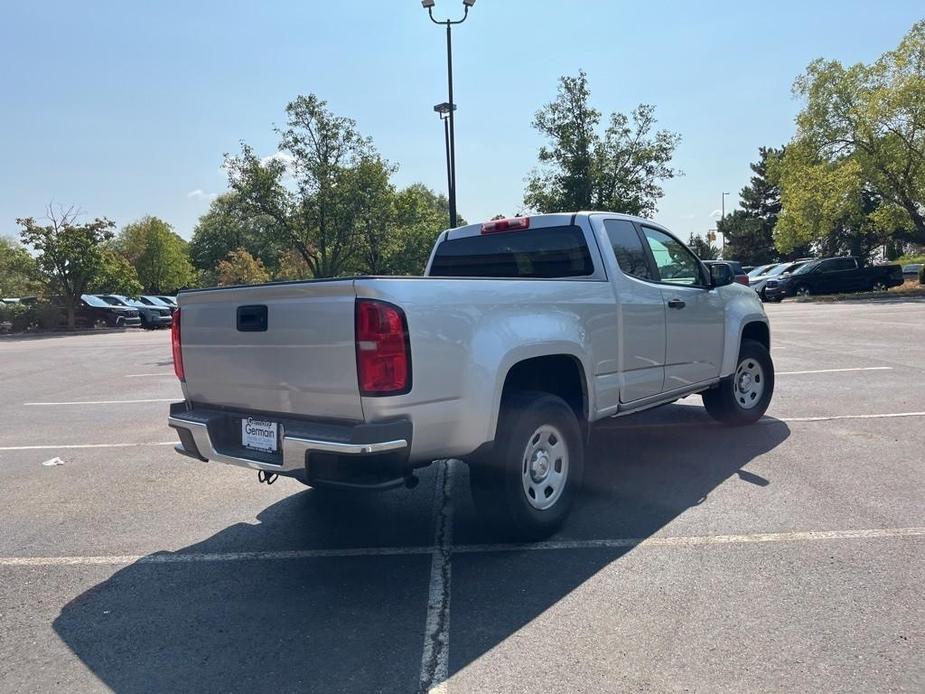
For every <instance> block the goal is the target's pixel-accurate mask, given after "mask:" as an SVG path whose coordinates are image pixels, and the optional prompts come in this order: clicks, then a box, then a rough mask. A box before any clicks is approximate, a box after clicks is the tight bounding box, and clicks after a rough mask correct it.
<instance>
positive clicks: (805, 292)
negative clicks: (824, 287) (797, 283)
mask: <svg viewBox="0 0 925 694" xmlns="http://www.w3.org/2000/svg"><path fill="white" fill-rule="evenodd" d="M797 296H809V287H800V288H799V289H797Z"/></svg>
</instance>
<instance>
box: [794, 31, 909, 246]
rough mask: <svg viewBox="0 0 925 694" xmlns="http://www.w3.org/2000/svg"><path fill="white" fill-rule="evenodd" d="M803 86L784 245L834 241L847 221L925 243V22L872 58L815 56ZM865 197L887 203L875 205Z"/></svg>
mask: <svg viewBox="0 0 925 694" xmlns="http://www.w3.org/2000/svg"><path fill="white" fill-rule="evenodd" d="M794 92H795V93H796V94H797V95H798V96H800V97H801V98H803V100H804V106H803V109H802V111H801V112H800V114H799V115H798V116H797V127H798V130H797V134H796V136H795V137H794V139H793V142H792V143H791V146H790V147H788V149H787V154H786V156H785V157H784V158H783V160H782V163H781V179H780V180H781V188H782V194H783V206H784V210H783V212H782V214H781V219H780V225H779V230H778V234H776V239H777V241H778V246H779V247H782V248H786V247H789V246H791V245H792V244H793V243H796V242H800V241H802V242H806V241H811V242H824V241H825V239H826V237H827V236H828V235H829V234H830V233H834V230H835V229H836V227H837V226H838V224H839V223H840V220H841V222H844V221H845V220H846V219H847V220H848V221H847V223H848V224H850V225H852V226H853V227H854V228H855V230H856V231H857V233H861V231H860V228H861V227H862V226H875V227H877V228H878V229H879V230H880V231H881V232H883V233H885V234H888V235H892V236H894V237H895V238H898V239H901V240H905V241H912V242H917V243H925V21H920V22H917V23H916V24H914V25H913V26H912V28H911V29H910V30H909V32H908V33H907V34H906V36H905V37H904V38H903V40H902V41H901V42H900V44H899V46H898V47H897V48H896V49H895V50H892V51H888V52H886V53H884V54H883V55H882V56H880V58H878V59H877V60H876V61H874V62H873V63H872V64H870V65H865V64H863V63H858V64H856V65H852V66H848V67H846V66H844V65H842V64H841V63H840V62H839V61H837V60H822V59H820V60H816V61H814V62H812V63H810V65H809V66H808V67H807V69H806V72H805V73H804V74H803V75H801V76H800V77H799V78H797V80H796V82H795V84H794ZM864 196H873V197H875V198H876V199H878V200H879V201H880V202H879V204H877V205H876V208H875V209H874V210H873V211H872V212H870V213H864V209H865V207H867V206H868V205H866V203H865V197H864ZM859 215H860V216H861V217H863V218H864V220H863V222H862V221H860V217H859Z"/></svg>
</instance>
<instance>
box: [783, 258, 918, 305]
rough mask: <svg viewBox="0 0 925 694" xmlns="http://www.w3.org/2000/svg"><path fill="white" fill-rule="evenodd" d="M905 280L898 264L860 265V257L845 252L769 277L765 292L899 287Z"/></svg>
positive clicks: (801, 293) (798, 293)
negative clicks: (775, 278)
mask: <svg viewBox="0 0 925 694" xmlns="http://www.w3.org/2000/svg"><path fill="white" fill-rule="evenodd" d="M771 282H774V284H773V285H772V284H771ZM902 283H903V271H902V267H900V266H899V265H872V266H870V267H860V266H859V265H858V260H857V258H853V257H851V256H846V257H842V258H822V259H821V260H813V261H811V262H808V263H806V264H805V265H802V266H801V267H799V268H797V269H796V270H794V272H793V273H792V274H790V275H789V276H786V277H781V278H780V279H777V280H768V284H766V285H765V292H766V293H767V295H768V297H769V298H771V297H772V296H773V297H777V296H809V295H810V294H836V293H839V292H870V291H874V292H876V291H886V290H887V289H889V288H890V287H898V286H899V285H901V284H902Z"/></svg>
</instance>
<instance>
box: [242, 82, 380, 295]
mask: <svg viewBox="0 0 925 694" xmlns="http://www.w3.org/2000/svg"><path fill="white" fill-rule="evenodd" d="M286 114H287V127H286V128H285V129H277V133H278V134H279V136H280V143H279V150H280V152H281V156H278V157H273V158H270V159H265V160H261V159H260V158H259V157H257V156H256V154H255V153H254V151H253V149H252V148H251V147H249V146H248V145H246V144H242V147H241V153H240V154H239V155H237V156H234V157H230V156H229V157H226V160H225V162H226V167H227V169H228V172H229V183H230V184H231V188H232V190H233V191H234V192H235V193H236V194H237V195H238V196H239V198H240V200H241V203H242V205H244V206H245V209H246V210H247V211H248V212H249V213H250V214H253V215H261V216H266V217H269V218H270V219H272V220H273V223H274V224H273V227H272V228H273V230H274V234H275V235H276V238H277V241H278V242H279V244H280V246H281V247H284V248H292V249H293V250H295V251H296V252H297V253H299V255H301V256H302V259H303V260H304V261H305V263H306V264H307V265H308V266H309V268H311V272H312V276H314V277H333V276H337V275H340V274H343V273H344V272H346V271H348V270H349V269H351V268H352V267H354V266H355V265H356V261H357V255H358V252H359V248H360V245H361V243H362V239H361V238H360V235H359V233H358V230H359V228H360V227H361V224H359V223H358V215H359V213H360V206H359V205H358V203H357V199H358V196H360V197H361V196H362V195H363V194H364V191H363V190H362V189H358V186H362V185H363V181H364V180H365V179H364V176H363V175H362V174H361V172H360V171H358V169H359V168H361V167H362V166H363V165H364V164H367V163H369V162H375V161H376V160H378V159H379V157H378V154H377V153H376V151H375V149H374V148H373V146H372V142H371V141H370V140H369V139H368V138H365V137H363V136H362V135H360V133H359V132H358V130H357V127H356V123H355V122H354V121H353V120H351V119H349V118H345V117H343V116H337V115H335V114H333V113H331V112H330V111H329V110H328V109H327V104H326V102H324V101H322V100H321V99H319V98H318V97H317V96H315V95H313V94H312V95H309V96H299V97H297V98H296V99H295V100H294V101H292V102H291V103H290V104H289V105H288V106H287V107H286ZM380 162H381V160H380Z"/></svg>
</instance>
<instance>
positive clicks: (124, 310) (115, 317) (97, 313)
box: [52, 294, 141, 328]
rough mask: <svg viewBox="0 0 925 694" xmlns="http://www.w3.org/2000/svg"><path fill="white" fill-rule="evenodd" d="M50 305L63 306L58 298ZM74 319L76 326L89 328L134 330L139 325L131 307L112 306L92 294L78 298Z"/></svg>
mask: <svg viewBox="0 0 925 694" xmlns="http://www.w3.org/2000/svg"><path fill="white" fill-rule="evenodd" d="M52 304H54V305H55V306H58V307H63V306H64V302H63V301H61V299H60V298H56V299H52ZM75 318H76V322H77V325H79V326H81V327H90V328H101V327H104V326H109V327H113V328H134V327H137V326H139V325H141V316H140V315H139V313H138V309H136V308H133V307H131V306H113V305H111V304H109V303H107V302H105V301H103V300H102V299H100V298H99V297H98V296H94V295H93V294H82V295H81V296H80V305H79V306H78V307H77V313H76V315H75Z"/></svg>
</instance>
